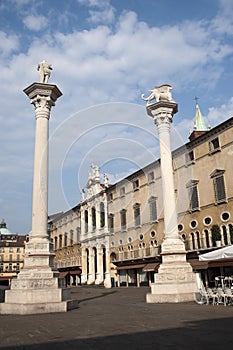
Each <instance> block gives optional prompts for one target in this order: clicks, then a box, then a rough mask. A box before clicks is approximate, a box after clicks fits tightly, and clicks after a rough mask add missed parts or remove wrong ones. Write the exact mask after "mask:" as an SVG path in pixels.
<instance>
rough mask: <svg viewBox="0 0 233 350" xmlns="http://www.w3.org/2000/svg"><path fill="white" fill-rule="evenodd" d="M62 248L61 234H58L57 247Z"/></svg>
mask: <svg viewBox="0 0 233 350" xmlns="http://www.w3.org/2000/svg"><path fill="white" fill-rule="evenodd" d="M61 248H62V235H59V249H61Z"/></svg>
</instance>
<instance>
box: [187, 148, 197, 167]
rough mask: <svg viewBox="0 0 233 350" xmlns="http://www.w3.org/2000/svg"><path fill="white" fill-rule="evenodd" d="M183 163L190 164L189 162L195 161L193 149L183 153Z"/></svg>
mask: <svg viewBox="0 0 233 350" xmlns="http://www.w3.org/2000/svg"><path fill="white" fill-rule="evenodd" d="M185 163H186V165H190V164H193V163H195V161H194V151H189V152H188V153H186V154H185Z"/></svg>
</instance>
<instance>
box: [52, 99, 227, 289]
mask: <svg viewBox="0 0 233 350" xmlns="http://www.w3.org/2000/svg"><path fill="white" fill-rule="evenodd" d="M172 159H173V176H174V183H175V196H176V206H177V214H178V231H179V234H180V239H182V240H183V241H184V242H185V246H186V250H187V260H188V261H190V263H191V265H192V266H193V269H194V271H200V270H202V271H203V270H204V269H205V270H206V269H207V267H204V266H201V264H200V263H199V261H198V255H199V254H200V253H204V252H206V251H209V250H213V249H217V248H218V246H219V245H220V246H226V245H230V244H232V243H233V186H232V173H233V161H232V160H233V118H230V119H229V120H227V121H225V122H223V123H221V124H219V125H218V126H216V127H214V128H213V129H208V128H206V127H205V125H204V122H203V119H202V116H201V112H200V109H199V107H198V105H197V106H196V115H195V123H194V130H193V132H192V134H191V135H190V137H189V142H188V143H186V144H185V145H183V146H181V147H179V148H178V149H176V150H174V151H173V152H172ZM102 175H103V174H102ZM100 179H101V176H100V169H99V168H98V166H96V165H92V168H91V172H90V174H89V179H88V181H87V186H86V189H85V190H83V196H82V197H83V198H82V201H81V202H80V203H78V204H77V206H75V207H74V208H72V209H70V210H69V211H67V212H64V213H61V214H59V215H56V216H55V217H54V218H50V221H49V227H50V237H51V240H52V242H53V244H54V249H55V253H56V259H55V261H56V264H57V268H58V269H59V271H60V272H61V275H62V276H63V277H66V280H67V283H68V284H71V285H77V284H80V283H81V284H97V285H101V284H103V285H105V287H107V288H110V287H111V286H131V285H132V286H142V285H150V283H151V282H154V279H155V276H156V272H157V270H158V267H159V264H160V262H161V255H160V247H161V243H162V241H163V237H164V213H163V197H162V179H161V167H160V159H157V160H155V161H154V162H153V163H151V164H149V165H148V166H146V167H144V168H143V169H140V170H138V171H136V172H135V173H133V174H131V175H129V176H128V177H126V178H124V179H122V180H121V181H119V182H117V183H115V184H114V185H110V184H109V183H108V179H107V177H106V176H105V175H104V181H103V183H101V180H100ZM202 265H203V264H202Z"/></svg>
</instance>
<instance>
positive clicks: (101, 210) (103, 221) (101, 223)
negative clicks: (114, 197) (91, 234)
mask: <svg viewBox="0 0 233 350" xmlns="http://www.w3.org/2000/svg"><path fill="white" fill-rule="evenodd" d="M104 226H105V210H104V203H103V202H101V203H100V227H104Z"/></svg>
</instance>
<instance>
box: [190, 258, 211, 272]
mask: <svg viewBox="0 0 233 350" xmlns="http://www.w3.org/2000/svg"><path fill="white" fill-rule="evenodd" d="M188 262H189V263H190V265H191V266H192V268H193V270H207V269H208V262H207V261H200V260H198V259H190V260H188Z"/></svg>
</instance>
